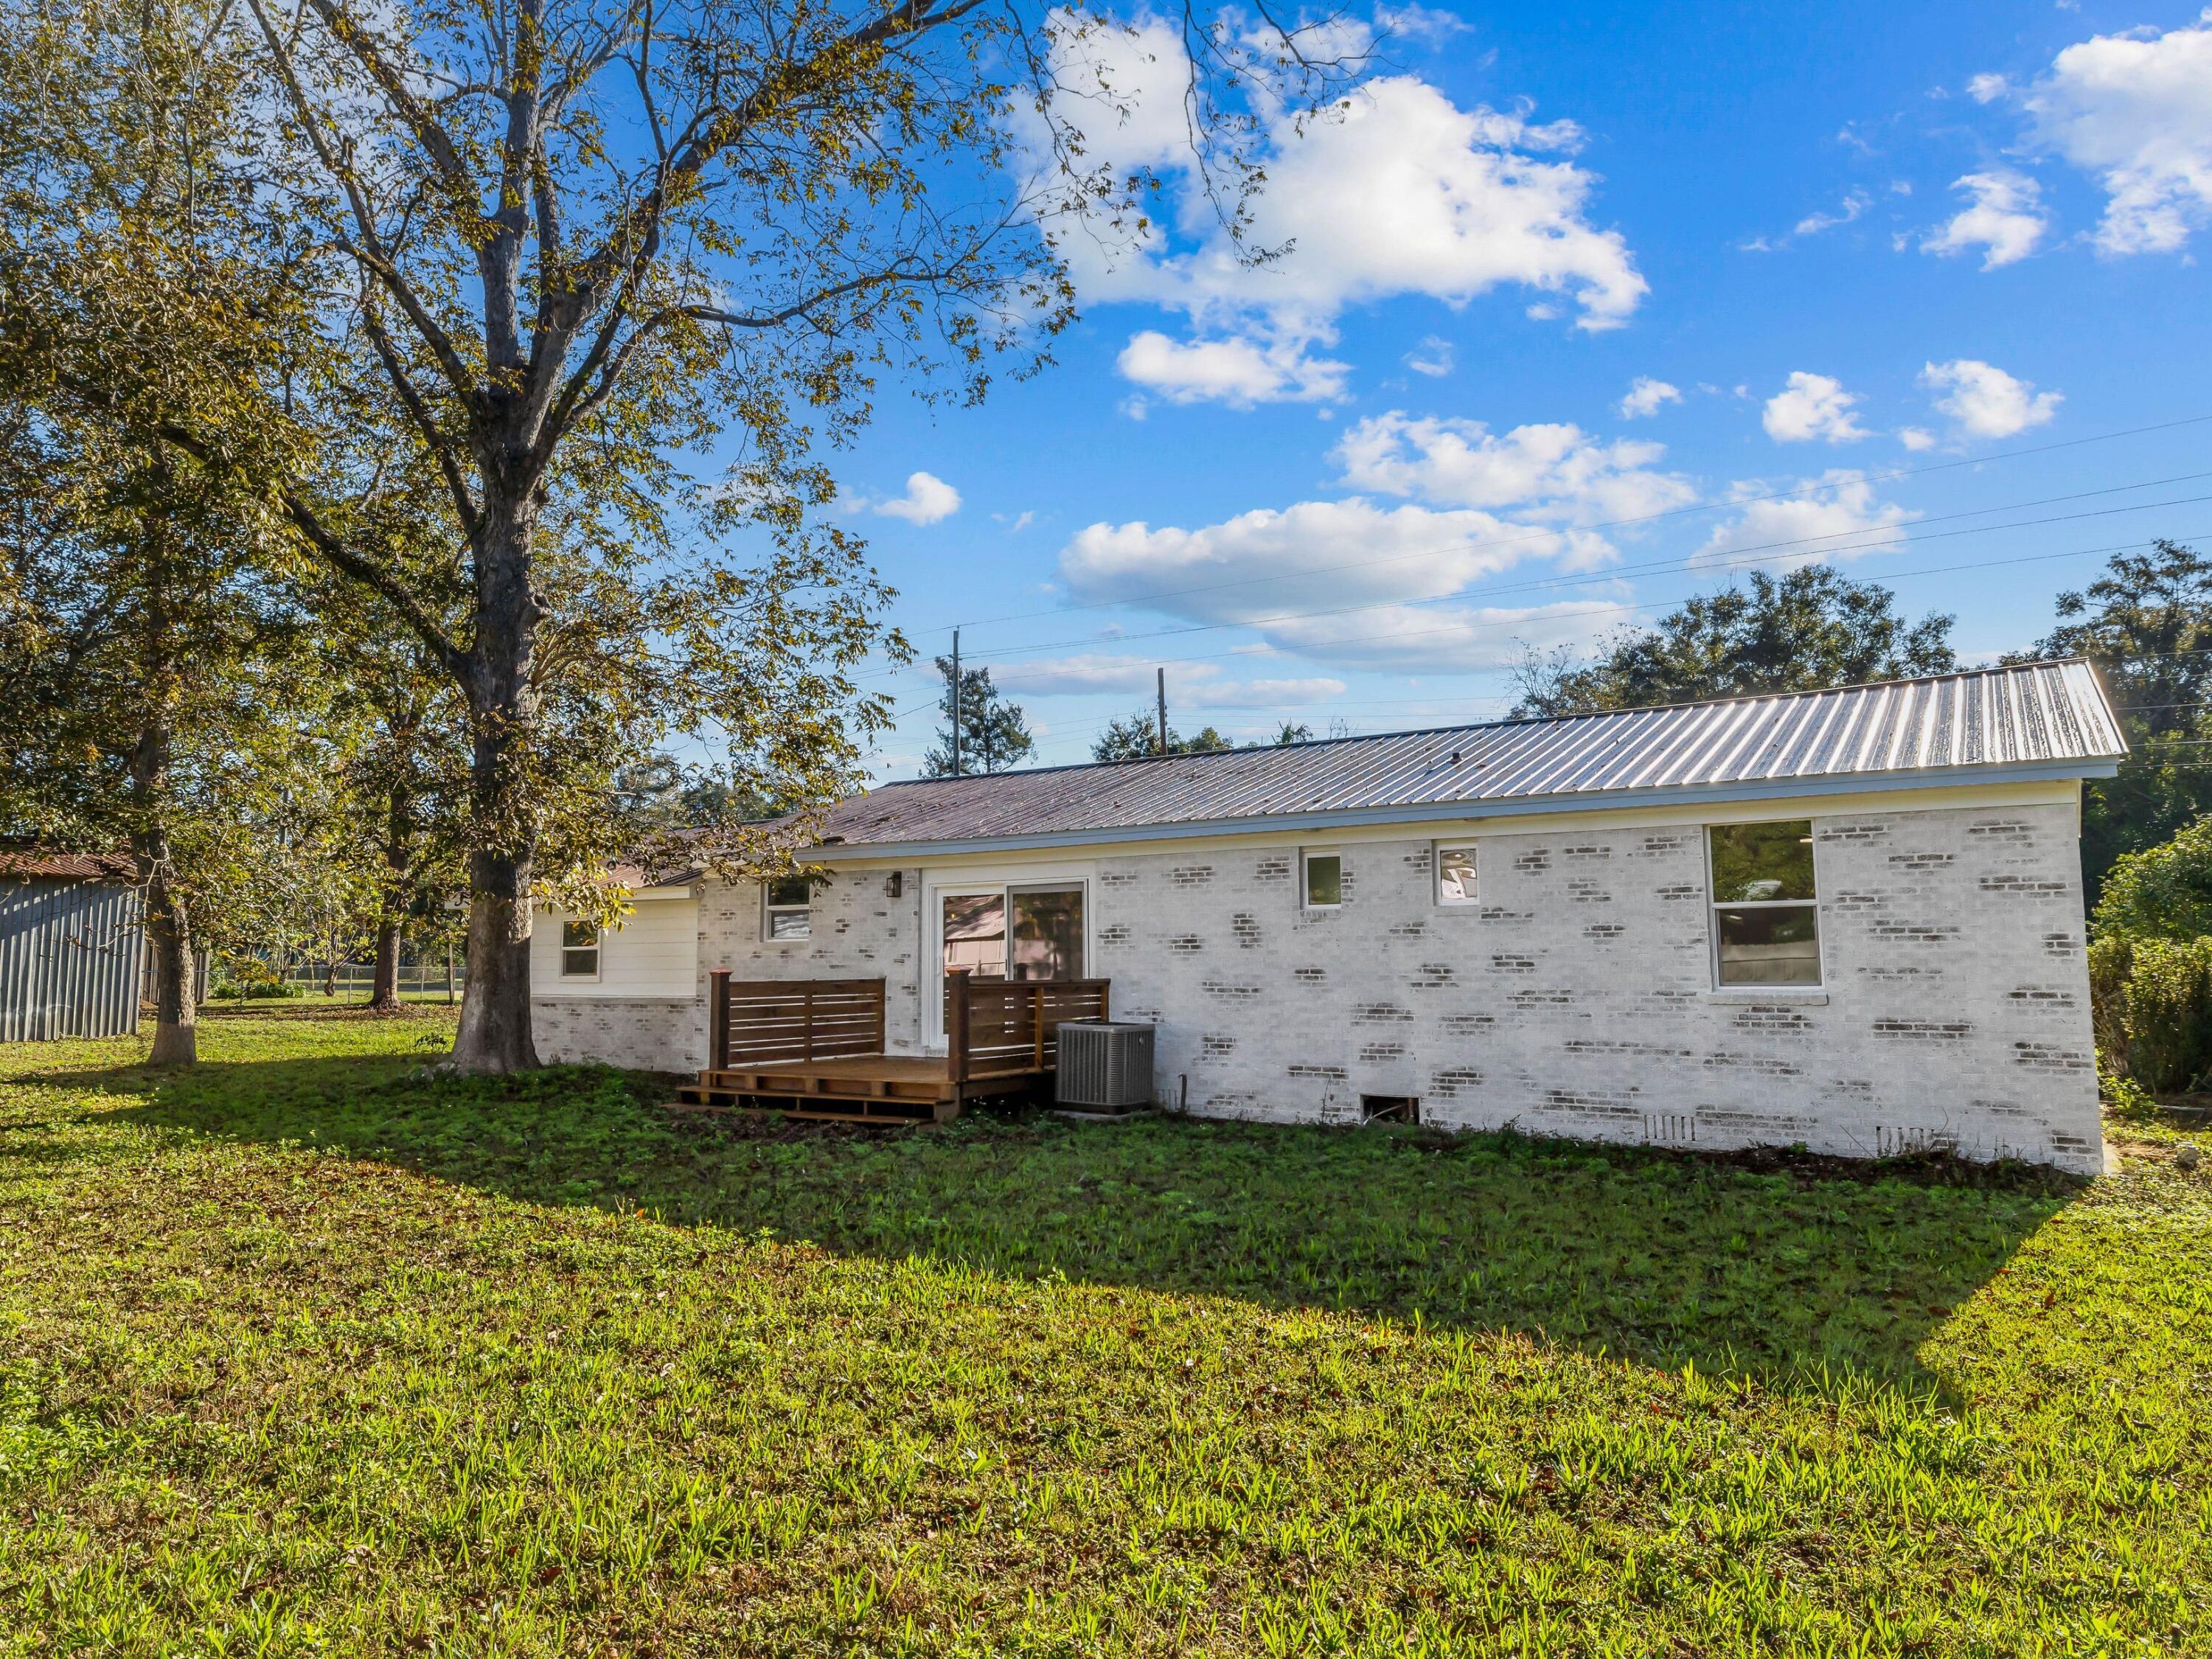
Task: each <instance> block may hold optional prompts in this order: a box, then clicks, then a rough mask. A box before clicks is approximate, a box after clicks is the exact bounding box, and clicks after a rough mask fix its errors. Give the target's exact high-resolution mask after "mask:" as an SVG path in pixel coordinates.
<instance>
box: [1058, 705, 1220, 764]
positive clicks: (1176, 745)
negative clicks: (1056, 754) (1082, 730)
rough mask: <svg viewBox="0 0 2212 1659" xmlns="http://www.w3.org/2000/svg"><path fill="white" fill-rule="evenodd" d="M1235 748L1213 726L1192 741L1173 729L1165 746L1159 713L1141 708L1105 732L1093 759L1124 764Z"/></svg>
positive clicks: (1092, 755)
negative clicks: (1162, 756)
mask: <svg viewBox="0 0 2212 1659" xmlns="http://www.w3.org/2000/svg"><path fill="white" fill-rule="evenodd" d="M1235 746H1236V745H1235V744H1231V742H1230V741H1229V739H1228V738H1225V737H1223V736H1222V735H1221V733H1220V732H1217V731H1215V730H1214V729H1213V728H1212V726H1205V727H1202V728H1201V729H1200V731H1199V732H1196V733H1195V734H1194V735H1193V736H1191V737H1188V738H1186V737H1184V736H1182V734H1181V733H1180V732H1177V731H1176V729H1175V727H1173V726H1170V727H1168V732H1167V743H1166V745H1165V746H1164V747H1163V746H1162V744H1161V743H1160V726H1159V716H1158V712H1157V711H1155V710H1150V709H1139V710H1138V711H1137V712H1136V713H1135V714H1124V715H1123V716H1121V719H1119V720H1115V721H1113V722H1112V723H1111V724H1109V726H1107V727H1106V729H1105V730H1104V731H1103V732H1100V733H1099V734H1098V736H1097V739H1096V740H1095V741H1093V743H1092V744H1091V759H1093V760H1095V761H1124V760H1146V759H1149V758H1151V757H1154V756H1157V755H1162V754H1168V755H1211V754H1214V753H1216V752H1218V751H1219V750H1224V749H1231V748H1234V747H1235Z"/></svg>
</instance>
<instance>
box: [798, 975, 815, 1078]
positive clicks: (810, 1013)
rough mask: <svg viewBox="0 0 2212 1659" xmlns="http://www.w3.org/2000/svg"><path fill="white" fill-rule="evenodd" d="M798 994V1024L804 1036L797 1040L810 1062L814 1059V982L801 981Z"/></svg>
mask: <svg viewBox="0 0 2212 1659" xmlns="http://www.w3.org/2000/svg"><path fill="white" fill-rule="evenodd" d="M799 1029H800V1030H802V1031H803V1032H804V1033H805V1036H802V1037H801V1038H800V1039H799V1040H800V1041H801V1042H804V1043H805V1045H806V1054H805V1058H806V1059H808V1060H812V1059H813V1058H814V981H812V980H811V979H810V980H805V981H801V988H800V991H799Z"/></svg>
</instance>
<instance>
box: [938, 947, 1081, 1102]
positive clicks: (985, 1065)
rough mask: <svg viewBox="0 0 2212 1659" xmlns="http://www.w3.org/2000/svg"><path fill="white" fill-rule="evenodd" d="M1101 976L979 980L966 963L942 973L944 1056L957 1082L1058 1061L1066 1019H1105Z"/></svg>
mask: <svg viewBox="0 0 2212 1659" xmlns="http://www.w3.org/2000/svg"><path fill="white" fill-rule="evenodd" d="M1108 984H1109V981H1105V980H1103V979H1063V980H1046V979H1032V980H1017V979H978V978H977V977H976V976H975V975H974V974H972V973H970V972H969V970H968V969H965V968H956V969H952V970H951V972H950V973H948V974H947V975H945V1063H946V1065H947V1066H948V1067H949V1069H950V1070H951V1074H952V1081H953V1082H955V1083H966V1082H968V1081H969V1080H970V1079H975V1078H986V1077H1000V1076H1005V1075H1006V1074H1007V1073H1015V1072H1047V1071H1051V1070H1054V1068H1056V1067H1057V1066H1059V1064H1060V1024H1061V1022H1062V1021H1064V1020H1071V1019H1079V1020H1090V1019H1104V1018H1106V1017H1107V988H1108Z"/></svg>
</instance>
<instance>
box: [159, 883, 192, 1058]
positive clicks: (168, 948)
mask: <svg viewBox="0 0 2212 1659" xmlns="http://www.w3.org/2000/svg"><path fill="white" fill-rule="evenodd" d="M146 923H147V926H146V933H147V943H148V945H149V946H150V947H151V948H152V950H153V952H154V1054H153V1063H154V1064H155V1065H156V1066H189V1065H191V1063H192V1062H193V1061H194V1060H197V1059H198V1058H199V1057H200V1045H199V1008H198V1006H197V1000H198V995H199V985H198V979H199V975H197V973H195V972H194V971H193V968H194V965H195V964H194V963H193V960H192V930H191V919H190V918H189V917H188V916H187V915H185V906H184V901H183V900H181V899H179V897H178V896H176V894H175V893H174V892H173V891H172V890H171V889H170V887H169V883H168V878H167V877H166V876H164V875H162V874H161V872H160V871H159V870H158V869H157V870H156V872H155V875H154V877H153V879H152V880H151V881H150V882H149V883H148V884H147V890H146Z"/></svg>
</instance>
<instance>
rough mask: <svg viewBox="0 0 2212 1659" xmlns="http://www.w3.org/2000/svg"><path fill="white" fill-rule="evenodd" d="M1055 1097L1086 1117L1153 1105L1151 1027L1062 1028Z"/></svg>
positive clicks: (1076, 1023) (1090, 1023) (1092, 1023)
mask: <svg viewBox="0 0 2212 1659" xmlns="http://www.w3.org/2000/svg"><path fill="white" fill-rule="evenodd" d="M1053 1098H1054V1102H1055V1103H1057V1104H1059V1105H1061V1106H1065V1107H1068V1108H1070V1109H1073V1110H1076V1111H1083V1112H1127V1111H1131V1110H1133V1109H1136V1108H1139V1107H1143V1106H1149V1105H1151V1104H1152V1027H1151V1026H1150V1025H1147V1024H1139V1023H1138V1022H1136V1021H1133V1020H1070V1021H1068V1022H1066V1023H1065V1024H1062V1025H1061V1026H1060V1070H1059V1073H1058V1075H1057V1079H1056V1084H1055V1088H1054V1096H1053Z"/></svg>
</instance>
